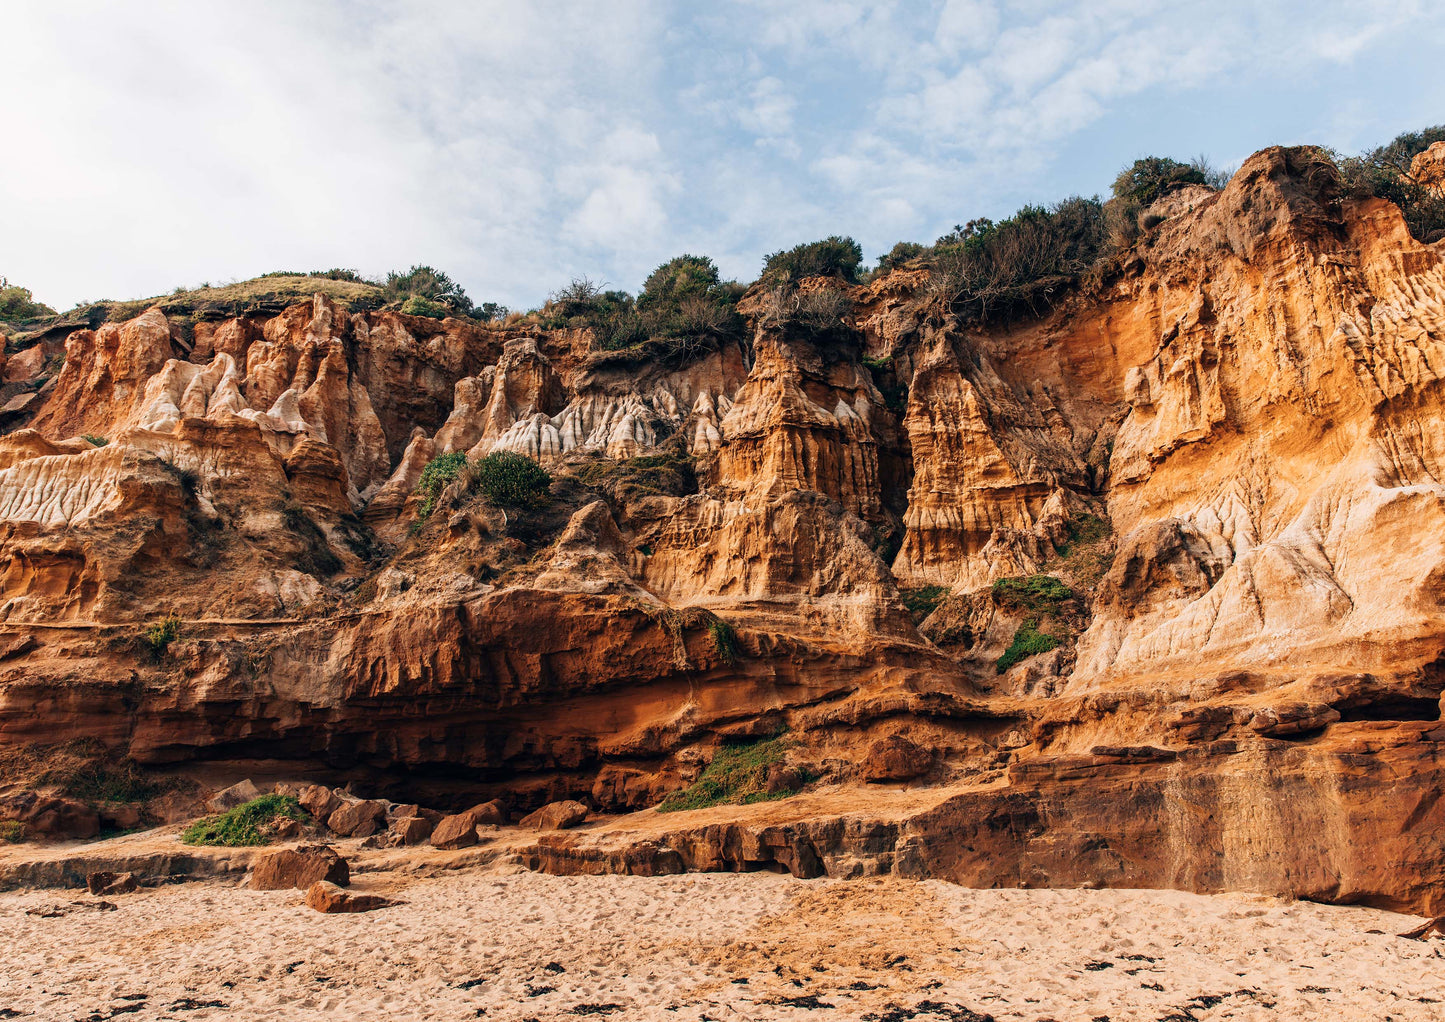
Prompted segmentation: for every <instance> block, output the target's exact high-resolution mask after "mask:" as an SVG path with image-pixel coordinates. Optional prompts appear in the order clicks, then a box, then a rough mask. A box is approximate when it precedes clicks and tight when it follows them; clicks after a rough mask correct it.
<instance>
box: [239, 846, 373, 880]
mask: <svg viewBox="0 0 1445 1022" xmlns="http://www.w3.org/2000/svg"><path fill="white" fill-rule="evenodd" d="M322 880H324V881H326V882H327V883H330V884H339V885H345V884H349V883H350V882H351V867H350V866H349V865H348V864H347V862H346V860H345V859H344V858H342V857H341V855H340V854H339V853H338V852H337V851H336V849H334V848H332V847H331V846H330V845H302V846H300V847H298V848H281V849H278V850H277V851H274V852H269V853H267V854H265V855H262V856H260V857H259V858H258V859H257V860H256V865H255V867H254V868H253V869H252V870H251V880H250V884H249V886H250V888H251V890H253V891H284V890H288V889H290V888H293V887H294V888H296V889H297V890H298V891H304V890H306V889H307V888H309V887H310V886H311V885H312V884H315V883H317V882H318V881H322Z"/></svg>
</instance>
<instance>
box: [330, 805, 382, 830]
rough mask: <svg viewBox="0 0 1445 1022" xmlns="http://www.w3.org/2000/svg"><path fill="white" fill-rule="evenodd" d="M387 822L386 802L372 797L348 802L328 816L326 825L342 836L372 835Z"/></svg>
mask: <svg viewBox="0 0 1445 1022" xmlns="http://www.w3.org/2000/svg"><path fill="white" fill-rule="evenodd" d="M385 822H386V803H385V802H380V801H376V800H372V799H366V800H359V801H356V802H348V803H346V804H345V805H343V806H341V808H339V809H337V810H335V811H334V812H333V813H332V814H331V815H330V816H328V817H327V818H326V826H327V827H329V828H331V831H332V833H334V834H339V835H341V836H342V837H370V836H371V835H372V834H375V833H376V832H377V831H378V830H380V829H381V827H382V824H383V823H385Z"/></svg>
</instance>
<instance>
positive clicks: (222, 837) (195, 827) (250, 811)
mask: <svg viewBox="0 0 1445 1022" xmlns="http://www.w3.org/2000/svg"><path fill="white" fill-rule="evenodd" d="M280 819H292V820H296V821H298V822H300V823H305V822H306V814H305V813H304V812H302V809H301V804H300V803H299V802H297V801H296V799H294V798H292V797H291V796H290V795H262V796H261V797H260V798H253V799H252V800H251V801H249V802H246V803H244V804H242V805H239V806H236V807H235V808H233V809H228V810H226V811H225V812H224V813H222V814H221V815H220V816H208V817H206V818H205V819H204V820H197V821H196V822H195V823H193V824H191V825H190V826H189V827H187V828H186V829H185V831H184V832H183V833H182V834H181V840H182V841H183V842H185V843H186V844H188V845H224V846H226V847H241V846H246V845H264V844H265V843H266V840H267V839H266V837H265V835H263V834H262V833H261V828H262V827H265V826H266V825H267V824H270V823H272V822H274V821H276V820H280Z"/></svg>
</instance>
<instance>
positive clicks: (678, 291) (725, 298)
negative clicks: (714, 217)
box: [546, 255, 744, 365]
mask: <svg viewBox="0 0 1445 1022" xmlns="http://www.w3.org/2000/svg"><path fill="white" fill-rule="evenodd" d="M742 292H743V288H742V287H741V285H739V284H738V283H737V282H736V281H731V280H727V281H725V280H722V279H721V277H720V275H719V273H718V269H717V266H716V265H715V264H714V263H713V261H712V260H711V259H710V258H708V257H707V256H696V255H681V256H677V257H676V258H673V259H669V260H668V261H667V262H665V263H663V264H662V265H661V266H659V267H657V269H655V270H653V271H652V273H650V274H649V275H648V277H647V281H646V283H645V284H644V285H643V288H642V291H641V292H639V293H638V295H637V297H636V298H633V296H632V295H630V294H628V293H627V292H626V291H606V290H603V289H602V287H601V286H600V285H598V284H596V283H594V282H592V281H591V280H589V279H587V278H586V277H579V278H577V279H575V280H573V281H572V282H571V283H570V284H568V285H567V286H566V287H564V288H561V289H560V290H558V291H555V292H553V293H552V295H551V296H550V297H549V300H548V304H549V307H550V309H551V310H552V315H551V316H550V317H549V318H548V319H547V320H546V322H547V323H548V325H551V326H553V327H554V328H555V327H572V328H575V329H588V330H591V331H592V337H593V346H594V347H595V348H596V349H597V350H599V351H616V352H632V353H635V354H636V355H638V356H639V357H642V358H646V359H648V360H653V361H659V362H663V363H665V364H673V365H680V364H683V363H685V362H687V361H689V360H691V359H692V358H694V357H696V356H697V355H700V354H703V353H706V352H708V351H715V350H716V349H717V348H718V347H719V345H720V343H721V341H722V340H723V339H724V338H727V337H741V336H742V334H743V330H744V324H743V320H742V317H741V316H739V315H738V313H737V302H738V299H739V298H740V297H741V296H742Z"/></svg>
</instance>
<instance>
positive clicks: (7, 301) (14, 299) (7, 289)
mask: <svg viewBox="0 0 1445 1022" xmlns="http://www.w3.org/2000/svg"><path fill="white" fill-rule="evenodd" d="M53 315H55V310H54V309H52V308H51V307H50V306H48V305H45V304H43V303H41V302H37V301H35V296H34V295H32V294H31V293H30V289H29V288H25V287H21V286H20V285H18V284H11V283H10V282H9V281H8V280H6V279H5V278H4V277H0V321H4V322H8V323H25V322H28V321H30V320H33V319H42V318H44V317H46V316H53Z"/></svg>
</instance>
